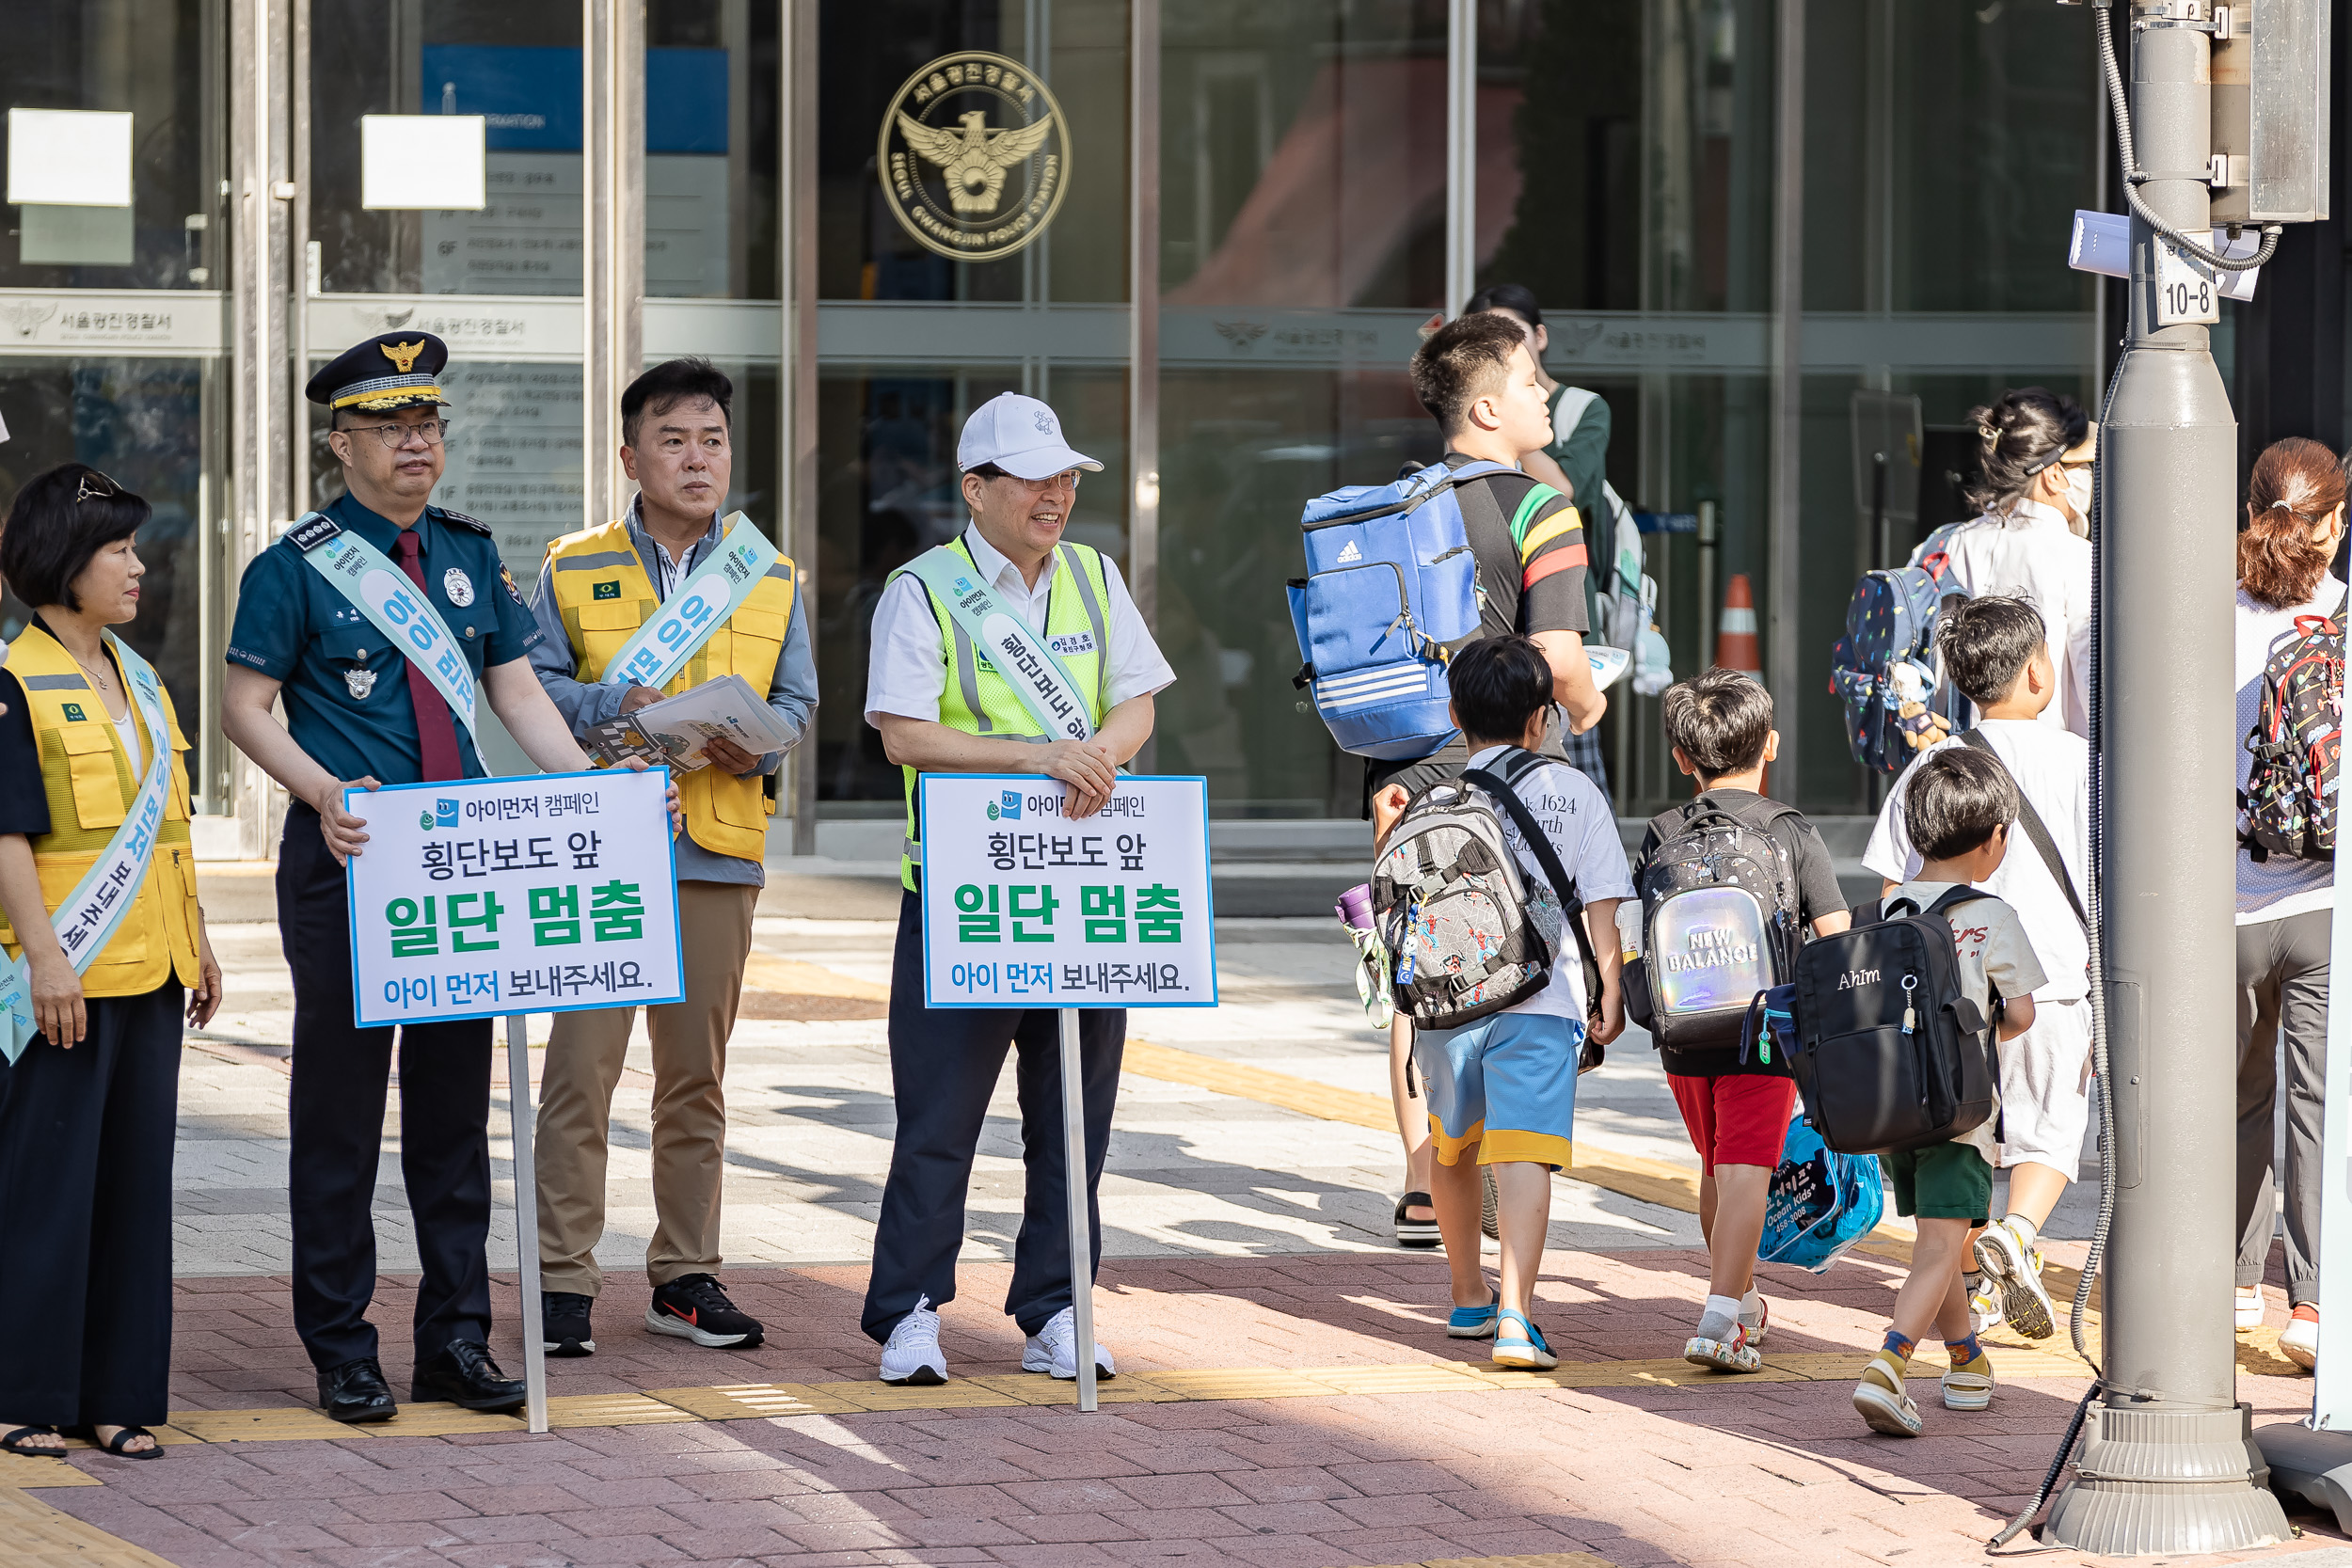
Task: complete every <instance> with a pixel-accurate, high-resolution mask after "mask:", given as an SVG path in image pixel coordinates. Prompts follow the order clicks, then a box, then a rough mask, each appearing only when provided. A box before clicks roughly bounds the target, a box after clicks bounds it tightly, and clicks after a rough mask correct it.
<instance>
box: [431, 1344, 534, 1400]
mask: <svg viewBox="0 0 2352 1568" xmlns="http://www.w3.org/2000/svg"><path fill="white" fill-rule="evenodd" d="M524 1394H525V1389H524V1387H523V1383H522V1380H521V1379H519V1378H511V1377H508V1376H507V1375H506V1374H505V1373H504V1372H502V1371H500V1370H499V1364H498V1363H497V1362H495V1361H493V1360H491V1359H490V1347H489V1346H487V1345H485V1344H484V1343H483V1342H482V1341H481V1340H479V1339H452V1340H451V1341H450V1342H449V1344H448V1346H447V1347H446V1348H444V1349H443V1350H442V1352H441V1353H440V1354H438V1355H436V1356H432V1357H429V1358H428V1359H426V1360H423V1361H421V1362H419V1363H417V1373H416V1376H415V1378H414V1379H412V1380H411V1381H410V1383H409V1385H408V1397H409V1398H410V1399H412V1400H445V1401H447V1402H449V1403H451V1404H453V1405H455V1406H457V1407H458V1408H459V1409H460V1410H519V1409H521V1408H522V1403H523V1398H524Z"/></svg>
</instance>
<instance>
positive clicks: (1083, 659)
mask: <svg viewBox="0 0 2352 1568" xmlns="http://www.w3.org/2000/svg"><path fill="white" fill-rule="evenodd" d="M945 547H946V548H947V549H950V550H953V551H955V553H956V554H958V555H959V556H961V557H962V558H963V560H964V562H965V563H966V564H968V565H970V566H971V567H972V572H973V575H974V576H975V577H977V576H978V575H979V571H980V568H979V564H978V562H974V561H973V560H972V551H971V550H970V548H968V547H967V546H965V545H964V542H963V540H962V539H961V537H959V538H958V539H957V540H956V541H955V542H954V543H953V544H950V545H948V546H945ZM904 570H905V568H903V567H901V568H900V569H899V571H898V572H893V573H892V574H891V576H892V577H894V578H896V577H898V576H899V575H900V574H901V573H902V572H903V571H904ZM915 580H916V581H917V582H922V578H916V579H915ZM923 594H924V596H925V597H927V598H929V599H930V601H931V614H932V615H933V616H934V617H936V618H937V619H938V621H939V662H940V667H941V668H942V669H944V670H946V672H947V673H948V675H949V677H950V678H949V679H948V681H947V683H946V687H945V688H944V689H942V690H941V691H940V693H939V721H940V722H941V723H943V724H945V725H946V726H947V727H948V728H949V729H951V730H961V731H962V732H963V733H964V734H966V735H986V736H1001V737H1003V738H1004V739H1007V740H1026V741H1031V742H1034V743H1036V744H1038V745H1046V744H1049V743H1050V742H1051V741H1052V740H1053V738H1054V737H1053V736H1049V735H1047V734H1046V733H1045V728H1044V726H1043V725H1041V724H1040V723H1039V722H1038V721H1037V720H1036V719H1035V718H1034V717H1033V716H1031V714H1030V712H1029V710H1028V708H1027V707H1025V706H1024V705H1023V704H1022V701H1021V698H1020V696H1019V695H1018V694H1017V693H1016V692H1015V691H1014V690H1013V689H1012V687H1011V685H1010V684H1009V683H1008V682H1007V681H1006V679H1005V678H1004V676H1002V675H1000V674H998V673H996V667H995V666H994V665H993V664H991V663H989V662H988V660H987V659H985V658H983V657H980V654H979V650H978V649H977V648H975V647H973V645H972V639H971V638H969V637H968V636H966V635H965V634H964V630H963V628H962V627H961V626H958V625H957V624H956V620H955V617H954V616H953V615H950V614H949V613H948V611H947V607H946V605H943V604H941V603H940V602H939V595H938V594H933V593H932V592H931V591H930V584H929V583H924V584H923ZM1110 603H1111V595H1110V587H1109V584H1108V583H1107V582H1106V581H1105V580H1104V574H1103V554H1102V552H1101V551H1100V550H1097V549H1095V548H1093V547H1092V546H1088V545H1071V544H1063V545H1057V546H1055V548H1054V581H1053V586H1052V587H1051V588H1049V589H1048V590H1047V591H1046V598H1045V632H1044V635H1045V636H1046V637H1048V638H1052V639H1056V640H1057V642H1058V644H1059V645H1057V647H1056V649H1055V653H1056V655H1057V657H1059V658H1060V659H1061V664H1062V668H1063V669H1065V670H1067V671H1069V672H1070V678H1071V679H1072V680H1073V681H1074V682H1076V683H1077V687H1078V691H1079V694H1080V695H1081V696H1082V697H1084V698H1085V699H1086V705H1087V721H1088V722H1089V724H1091V725H1092V726H1093V727H1095V728H1097V729H1100V728H1101V727H1102V724H1103V685H1104V670H1105V669H1106V668H1107V663H1106V661H1107V660H1108V658H1109V656H1110ZM1081 633H1089V634H1091V635H1090V636H1088V637H1086V638H1085V639H1084V641H1085V646H1084V647H1083V648H1078V647H1076V644H1077V642H1078V641H1080V635H1079V634H1081ZM1072 649H1074V651H1065V650H1072ZM903 771H904V772H905V774H906V798H907V828H906V844H905V846H904V847H903V849H902V850H901V851H900V853H899V856H898V880H899V883H900V885H902V886H904V887H905V888H906V889H907V890H908V891H909V892H913V891H914V868H915V866H917V865H918V864H920V863H921V861H922V854H923V836H922V828H921V826H920V825H919V824H918V823H917V822H916V821H915V819H914V781H915V779H916V778H917V777H918V776H919V775H918V774H917V772H916V770H915V769H914V768H905V769H903Z"/></svg>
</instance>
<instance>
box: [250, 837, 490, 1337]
mask: <svg viewBox="0 0 2352 1568" xmlns="http://www.w3.org/2000/svg"><path fill="white" fill-rule="evenodd" d="M278 929H279V933H280V937H281V940H282V942H283V945H284V948H285V953H286V963H287V966H288V967H289V968H291V969H292V970H293V971H294V1084H293V1086H292V1089H291V1092H290V1093H289V1095H288V1104H289V1111H290V1117H289V1119H290V1122H291V1129H290V1131H291V1134H292V1143H293V1149H292V1152H291V1155H290V1157H289V1159H288V1161H287V1171H286V1184H287V1186H288V1188H289V1189H290V1190H291V1196H292V1198H293V1210H294V1331H295V1332H296V1333H298V1334H300V1335H301V1336H302V1345H303V1348H304V1349H305V1350H307V1351H309V1352H310V1361H311V1364H312V1365H313V1366H315V1367H317V1368H318V1370H321V1371H326V1370H329V1369H331V1368H335V1367H340V1366H342V1364H343V1363H344V1362H346V1361H356V1360H358V1359H359V1358H360V1357H361V1356H372V1355H374V1354H376V1336H375V1325H374V1324H373V1323H370V1322H369V1321H368V1304H369V1303H370V1302H371V1301H373V1299H374V1296H375V1213H374V1210H375V1178H376V1170H377V1166H378V1164H380V1162H381V1161H382V1159H383V1131H384V1103H385V1097H386V1092H387V1089H388V1086H389V1081H390V1075H391V1065H392V1033H393V1031H392V1029H391V1027H390V1026H389V1025H387V1026H385V1027H382V1028H374V1029H361V1028H358V1027H356V1026H354V1024H353V1022H352V1018H353V1016H354V1013H353V1007H352V996H351V917H350V913H349V905H348V900H347V898H346V896H345V895H344V892H343V868H342V866H341V865H340V864H338V863H336V860H335V856H334V854H333V853H332V852H331V851H330V850H329V849H328V848H327V847H326V840H325V839H324V838H322V837H321V836H320V835H319V818H318V813H316V812H314V811H312V810H311V809H310V807H309V806H306V805H299V804H297V805H295V806H294V807H292V808H291V809H289V810H288V811H287V813H286V836H285V841H284V843H283V844H281V845H280V846H279V847H278ZM490 1026H491V1021H490V1020H489V1019H486V1018H472V1019H461V1020H458V1021H456V1022H450V1023H418V1024H410V1025H408V1026H406V1027H405V1028H403V1029H401V1030H400V1175H401V1180H402V1181H403V1183H405V1185H406V1187H407V1189H408V1212H409V1215H410V1217H411V1219H412V1220H413V1221H414V1224H415V1228H416V1236H417V1251H418V1253H419V1255H420V1258H421V1261H422V1263H423V1265H424V1279H423V1282H422V1283H421V1285H420V1286H419V1287H418V1289H417V1312H416V1353H417V1359H418V1360H419V1361H420V1362H421V1361H423V1360H424V1359H426V1358H427V1357H428V1356H431V1355H434V1354H437V1353H438V1352H439V1351H440V1350H441V1349H442V1348H443V1347H444V1346H446V1345H447V1344H449V1342H450V1341H451V1340H453V1339H481V1340H487V1339H488V1338H490V1265H489V1259H488V1258H487V1256H486V1254H485V1247H486V1245H487V1244H488V1242H489V1236H490V1142H489V1117H490Z"/></svg>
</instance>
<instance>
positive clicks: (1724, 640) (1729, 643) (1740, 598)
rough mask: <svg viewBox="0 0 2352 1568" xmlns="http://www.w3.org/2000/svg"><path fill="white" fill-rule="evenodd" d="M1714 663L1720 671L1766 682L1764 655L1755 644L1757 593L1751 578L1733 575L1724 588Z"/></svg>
mask: <svg viewBox="0 0 2352 1568" xmlns="http://www.w3.org/2000/svg"><path fill="white" fill-rule="evenodd" d="M1715 663H1716V666H1717V667H1718V668H1720V669H1724V670H1737V671H1739V672H1740V673H1741V674H1744V675H1749V676H1752V677H1754V678H1755V679H1756V680H1758V681H1761V680H1762V679H1763V678H1764V655H1763V652H1762V650H1761V649H1760V648H1759V647H1758V646H1757V645H1756V592H1755V590H1753V589H1752V588H1750V587H1749V586H1748V574H1747V573H1745V572H1734V573H1733V574H1732V575H1731V580H1730V581H1729V582H1726V583H1724V615H1723V619H1722V620H1721V621H1720V622H1718V623H1717V624H1716V631H1715Z"/></svg>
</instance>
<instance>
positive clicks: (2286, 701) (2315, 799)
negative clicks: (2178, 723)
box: [2237, 615, 2344, 861]
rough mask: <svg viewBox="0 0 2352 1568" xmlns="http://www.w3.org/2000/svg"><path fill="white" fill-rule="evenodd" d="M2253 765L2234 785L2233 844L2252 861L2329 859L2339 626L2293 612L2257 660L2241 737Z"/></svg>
mask: <svg viewBox="0 0 2352 1568" xmlns="http://www.w3.org/2000/svg"><path fill="white" fill-rule="evenodd" d="M2246 749H2247V750H2248V751H2249V752H2252V753H2253V754H2254V767H2253V770H2252V771H2251V772H2249V774H2248V775H2247V778H2246V787H2245V788H2244V789H2242V790H2240V791H2238V798H2237V800H2238V810H2239V812H2240V813H2241V814H2242V816H2243V818H2244V820H2243V822H2242V824H2241V825H2240V827H2239V829H2238V842H2239V843H2240V844H2241V845H2243V846H2244V847H2245V848H2246V852H2247V853H2248V855H2249V856H2250V857H2252V858H2253V859H2254V860H2256V861H2266V860H2268V859H2269V858H2270V857H2271V856H2273V855H2283V856H2286V857H2288V858H2290V859H2294V860H2307V861H2332V860H2334V859H2335V858H2336V768H2337V764H2338V762H2339V761H2340V760H2341V758H2342V755H2343V752H2344V627H2343V626H2341V625H2339V624H2338V623H2336V622H2334V621H2331V620H2329V619H2328V617H2326V616H2325V615H2297V616H2296V618H2295V634H2294V635H2293V636H2291V637H2288V638H2286V639H2284V640H2283V641H2280V643H2279V645H2278V647H2277V648H2276V649H2274V650H2273V651H2272V653H2271V656H2270V660H2269V662H2268V663H2266V664H2265V665H2264V666H2263V697H2262V716H2261V717H2260V718H2259V719H2257V720H2256V721H2255V723H2254V727H2253V729H2252V730H2251V731H2250V732H2249V733H2248V735H2247V736H2246Z"/></svg>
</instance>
